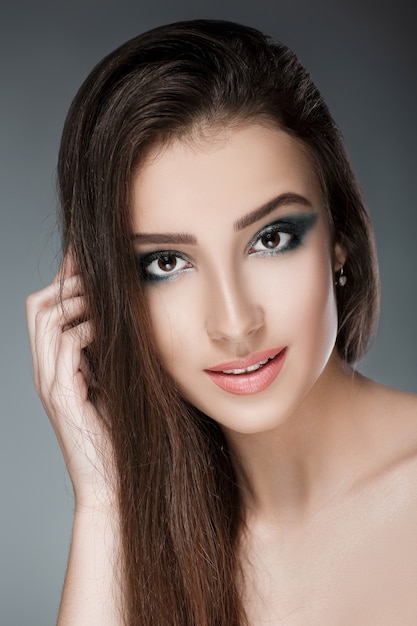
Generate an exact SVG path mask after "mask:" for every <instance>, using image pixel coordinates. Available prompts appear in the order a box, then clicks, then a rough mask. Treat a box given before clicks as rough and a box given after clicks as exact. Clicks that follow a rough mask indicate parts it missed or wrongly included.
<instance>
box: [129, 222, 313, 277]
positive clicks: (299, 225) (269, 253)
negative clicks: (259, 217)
mask: <svg viewBox="0 0 417 626" xmlns="http://www.w3.org/2000/svg"><path fill="white" fill-rule="evenodd" d="M316 219H317V215H316V214H314V213H312V214H309V215H297V216H294V217H292V218H286V219H285V220H279V221H276V222H273V223H272V224H269V225H268V226H265V227H264V228H262V229H261V230H260V231H258V232H257V233H256V235H255V236H254V237H253V238H252V239H251V241H250V242H249V244H248V245H247V247H246V252H247V254H249V255H250V256H263V257H275V256H278V255H280V254H285V253H286V252H289V251H290V250H295V249H296V248H297V247H298V246H299V245H300V244H301V243H302V241H303V239H304V237H305V235H306V234H307V232H308V231H309V230H310V228H311V227H312V226H313V225H314V223H315V221H316ZM277 235H280V236H283V235H284V237H282V238H283V239H284V244H282V243H281V241H280V240H279V241H278V243H277V244H276V245H275V247H271V248H269V249H268V247H267V244H266V243H263V244H262V245H263V246H265V247H264V249H261V250H256V249H255V246H256V245H257V244H259V242H262V241H261V240H262V239H263V238H264V237H268V236H271V237H272V238H273V237H276V236H277ZM271 241H272V243H274V240H273V239H272V240H271ZM178 259H180V260H181V261H183V262H184V266H183V267H180V268H178V269H177V268H176V266H177V264H178ZM172 260H175V263H174V265H173V268H172V269H173V270H175V271H170V270H169V269H168V271H165V270H163V269H162V268H161V266H159V267H155V268H154V272H153V273H152V272H151V271H150V266H151V265H152V264H153V263H155V262H156V263H157V264H158V265H159V263H160V262H162V263H165V264H166V265H172V263H169V261H172ZM138 266H139V272H140V276H141V278H142V280H144V281H145V282H159V281H167V280H173V279H175V278H177V277H178V276H179V275H180V274H183V273H184V272H187V271H189V270H191V269H193V264H192V262H191V261H190V259H189V257H188V256H187V255H186V254H183V253H182V252H178V250H160V251H157V252H151V253H150V254H143V255H138ZM158 269H159V271H160V274H158V273H155V272H156V271H157V270H158Z"/></svg>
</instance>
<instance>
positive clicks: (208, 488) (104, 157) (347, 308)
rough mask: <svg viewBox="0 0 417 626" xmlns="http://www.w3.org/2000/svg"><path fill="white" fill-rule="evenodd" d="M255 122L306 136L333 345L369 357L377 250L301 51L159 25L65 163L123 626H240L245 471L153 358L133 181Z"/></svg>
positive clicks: (209, 25) (216, 24) (105, 79)
mask: <svg viewBox="0 0 417 626" xmlns="http://www.w3.org/2000/svg"><path fill="white" fill-rule="evenodd" d="M250 122H260V123H265V124H269V125H272V126H274V127H276V128H279V129H282V130H284V131H285V132H287V133H289V134H290V135H292V136H294V137H296V138H298V139H299V140H300V141H301V142H302V143H303V144H304V145H305V146H306V147H307V150H308V152H309V154H310V156H311V159H312V162H313V164H314V166H315V168H316V171H317V176H318V178H319V181H320V184H321V188H322V193H323V198H324V204H325V210H326V211H327V214H328V222H329V227H330V232H331V236H332V242H333V243H335V242H338V243H340V245H341V246H342V248H343V250H344V251H345V252H346V257H347V261H346V264H345V267H344V273H345V275H346V276H347V279H348V280H347V284H346V285H345V286H344V287H343V288H340V289H337V290H336V292H337V306H338V315H339V328H338V335H337V342H336V346H337V350H338V352H339V355H340V357H341V359H342V360H344V361H345V362H347V363H353V362H354V361H356V360H357V359H358V358H359V357H360V356H362V355H363V354H364V352H365V351H366V348H367V346H368V344H369V341H370V339H371V337H372V335H373V332H374V329H375V324H376V319H377V313H378V276H377V268H376V261H375V252H374V242H373V237H372V231H371V227H370V222H369V218H368V215H367V212H366V209H365V207H364V203H363V200H362V197H361V193H360V190H359V187H358V184H357V181H356V178H355V176H354V174H353V171H352V168H351V165H350V162H349V159H348V157H347V155H346V152H345V149H344V146H343V141H342V138H341V134H340V132H339V130H338V128H337V126H336V124H335V123H334V121H333V119H332V117H331V115H330V113H329V110H328V108H327V106H326V104H325V102H324V100H323V98H322V96H321V94H320V93H319V91H318V89H317V88H316V86H315V85H314V84H313V82H312V80H311V78H310V76H309V74H308V73H307V71H306V69H305V68H304V67H303V65H302V64H301V63H300V61H299V60H298V59H297V57H296V56H295V54H294V53H293V52H292V51H290V50H289V49H288V48H287V47H285V46H284V45H282V44H280V43H277V42H275V41H274V40H272V39H271V38H269V37H267V36H265V35H263V34H262V33H260V32H259V31H257V30H255V29H253V28H249V27H245V26H241V25H238V24H233V23H229V22H222V21H208V20H198V21H191V22H182V23H181V22H180V23H176V24H172V25H168V26H163V27H160V28H156V29H154V30H151V31H149V32H147V33H144V34H142V35H140V36H139V37H136V38H134V39H132V40H131V41H129V42H127V43H126V44H124V45H122V46H121V47H119V48H118V49H117V50H115V51H114V52H113V53H111V54H110V55H109V56H107V57H106V58H105V59H104V60H103V61H101V62H100V63H99V64H98V65H97V66H96V67H95V68H94V69H93V71H92V72H91V74H90V75H89V76H88V78H87V79H86V80H85V82H84V83H83V85H82V86H81V88H80V90H79V92H78V93H77V95H76V97H75V99H74V101H73V103H72V106H71V108H70V111H69V114H68V117H67V120H66V123H65V127H64V131H63V137H62V143H61V148H60V154H59V164H58V180H59V190H60V201H61V207H62V216H61V217H62V230H63V248H64V252H66V251H67V250H68V248H71V250H72V252H73V255H74V257H75V259H76V263H77V265H78V268H79V272H80V274H81V277H82V281H83V283H84V289H85V297H86V302H87V309H88V313H89V316H90V318H91V320H92V323H93V327H94V342H93V343H92V345H91V346H90V347H89V348H88V350H87V356H88V359H89V362H90V366H91V369H92V371H93V374H94V380H95V385H94V388H92V389H91V390H90V395H91V398H92V401H94V402H96V403H97V406H100V410H101V412H102V415H103V419H104V420H105V422H106V424H107V427H108V430H109V433H110V437H111V440H112V443H113V447H114V451H115V462H116V467H117V477H118V479H117V480H118V482H117V485H116V487H117V493H118V505H119V509H120V533H121V554H120V572H121V573H120V576H121V585H122V591H123V613H124V620H125V623H126V624H128V625H129V626H133V625H140V626H151V625H152V626H164V625H167V626H168V625H169V626H173V625H174V626H184V625H185V624H187V625H195V626H226V625H227V626H237V625H238V624H239V625H242V624H245V623H246V621H245V611H244V609H243V606H242V600H241V593H240V587H239V582H238V581H239V580H240V578H239V576H240V570H239V559H238V556H237V553H238V545H239V544H238V541H239V536H240V535H239V531H240V530H241V529H242V524H243V511H242V503H241V495H240V490H239V486H238V483H237V479H236V475H235V467H234V463H233V461H232V458H231V454H230V452H229V450H228V446H227V442H226V440H225V438H224V436H223V434H222V431H221V429H220V428H219V426H218V425H217V424H216V423H215V422H214V421H213V420H212V419H211V418H210V417H208V416H206V415H204V414H202V413H201V412H199V411H198V410H196V409H195V407H193V406H191V405H189V404H188V403H187V402H186V401H185V400H184V399H183V398H181V397H180V395H179V394H178V393H177V390H176V387H175V383H174V381H173V380H171V379H170V377H169V376H168V374H167V373H166V372H165V371H164V370H163V367H162V366H161V364H160V363H159V362H158V359H157V358H156V356H155V350H154V346H153V338H152V328H151V324H150V320H149V314H148V310H147V306H146V300H145V297H144V292H143V285H142V283H141V280H140V278H139V275H138V271H137V265H136V261H135V255H134V251H133V246H132V241H131V215H130V194H131V184H132V178H133V176H134V174H135V173H136V172H137V170H138V168H139V167H140V164H141V163H142V162H143V161H144V159H145V158H146V156H147V155H148V154H149V151H150V150H151V149H152V148H155V147H157V146H160V145H161V144H165V143H166V142H170V141H172V140H173V139H178V138H179V139H187V138H190V137H191V138H192V137H193V136H194V134H195V132H196V131H198V129H200V130H201V129H204V128H207V127H208V128H210V127H213V126H228V125H230V124H237V125H239V124H243V123H250Z"/></svg>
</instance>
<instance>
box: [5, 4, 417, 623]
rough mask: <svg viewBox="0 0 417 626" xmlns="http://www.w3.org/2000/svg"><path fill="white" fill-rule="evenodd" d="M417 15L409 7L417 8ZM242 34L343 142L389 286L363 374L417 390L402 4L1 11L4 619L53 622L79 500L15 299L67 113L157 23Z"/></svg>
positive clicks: (46, 236)
mask: <svg viewBox="0 0 417 626" xmlns="http://www.w3.org/2000/svg"><path fill="white" fill-rule="evenodd" d="M413 4H414V3H413ZM196 17H218V18H224V19H231V20H235V21H240V22H243V23H246V24H250V25H253V26H256V27H259V28H260V29H262V30H264V31H266V32H269V33H270V34H272V35H274V36H275V37H277V38H278V39H281V40H282V41H284V42H285V43H287V44H288V45H290V46H291V47H293V48H294V49H295V51H296V52H297V53H298V54H299V56H300V57H301V59H302V60H303V61H304V62H305V64H306V65H307V67H308V68H309V69H310V71H311V73H312V75H313V78H314V79H315V80H316V82H317V83H318V85H319V87H320V88H321V89H322V90H323V92H324V94H325V95H326V97H327V100H328V102H329V104H330V107H331V109H332V111H333V114H334V116H335V118H336V119H337V121H338V122H339V124H340V126H341V128H342V131H343V133H344V135H345V138H346V142H347V145H348V149H349V151H350V154H351V156H352V159H353V162H354V164H355V167H356V170H357V172H358V174H359V177H360V180H361V182H362V186H363V189H364V192H365V195H366V197H367V200H368V204H369V206H370V210H371V214H372V217H373V220H374V224H375V228H376V234H377V241H378V247H379V255H380V265H381V277H382V286H383V298H382V318H381V323H380V328H379V333H378V336H377V339H376V342H375V345H374V347H373V349H372V351H371V353H370V354H369V356H368V357H367V358H366V359H365V360H364V362H363V363H362V364H361V366H360V367H361V369H362V370H363V371H365V372H366V373H367V374H369V375H371V376H373V377H374V378H376V379H378V380H379V381H381V382H383V383H386V384H390V385H393V386H397V387H400V388H403V389H407V390H409V391H413V392H417V350H416V348H417V345H416V344H417V341H416V337H417V334H416V331H415V320H416V312H417V296H416V278H415V272H416V260H417V253H416V249H415V241H416V233H417V217H416V215H417V214H416V189H415V178H416V164H417V158H416V145H417V144H416V139H417V137H416V120H415V116H416V111H417V97H416V96H417V94H416V36H415V31H414V28H415V23H416V12H415V9H414V8H411V7H409V6H407V4H406V2H404V1H401V0H400V1H397V2H393V3H390V4H389V5H388V4H387V5H385V4H384V3H381V2H376V1H375V2H373V1H370V0H365V1H361V2H359V1H358V0H344V1H341V0H340V1H334V0H333V1H331V0H327V1H326V0H320V1H317V2H314V1H311V0H310V1H309V0H292V1H291V0H286V2H282V1H280V0H275V1H274V2H272V1H271V2H268V1H267V0H256V1H254V2H249V1H246V2H245V0H243V1H242V0H212V1H211V2H210V3H209V2H207V0H204V1H203V0H194V1H193V0H188V1H187V0H174V1H172V2H170V1H169V0H153V1H152V2H128V1H127V0H118V1H117V0H113V1H111V0H107V1H102V2H94V1H93V0H71V2H67V3H63V2H59V0H55V1H54V2H52V1H50V2H42V1H38V2H35V1H33V2H30V1H29V0H28V1H27V2H24V1H22V0H20V1H19V0H17V1H16V0H15V1H10V2H5V1H4V0H3V1H2V2H1V3H0V46H1V50H0V78H1V83H0V90H1V98H0V120H1V131H0V138H1V139H0V193H1V196H0V210H1V229H0V237H1V245H0V254H1V263H0V281H1V282H0V287H1V324H0V332H1V344H0V346H1V360H0V368H1V369H0V385H1V395H0V398H1V422H0V463H1V468H0V489H1V492H0V493H1V504H0V623H1V625H4V626H23V625H26V624H30V625H31V626H48V625H50V624H54V623H55V619H56V614H57V608H58V604H59V596H60V590H61V586H62V582H63V576H64V571H65V564H66V557H67V551H68V546H69V541H70V531H71V520H72V496H71V488H70V484H69V481H68V479H67V478H66V475H65V469H64V466H63V463H62V460H61V457H60V453H59V450H58V446H57V444H56V443H55V440H54V436H53V433H52V429H51V428H50V426H49V423H48V420H47V418H46V417H45V416H44V414H43V411H42V407H41V405H40V402H39V400H38V399H37V396H36V394H35V392H34V390H33V389H32V379H31V364H30V355H29V349H28V344H27V338H26V328H25V318H24V299H25V296H26V294H27V293H29V292H31V291H34V290H37V289H39V288H40V287H42V286H43V285H45V284H46V283H47V282H48V281H49V280H50V279H51V277H52V275H53V273H54V272H55V269H56V260H57V254H58V243H57V237H56V232H55V230H54V228H55V226H54V212H55V207H56V195H55V182H54V179H55V163H56V156H57V150H58V143H59V136H60V131H61V128H62V124H63V121H64V116H65V113H66V111H67V109H68V106H69V104H70V101H71V99H72V97H73V95H74V94H75V90H76V89H77V87H78V86H79V85H80V83H81V81H82V80H83V78H84V77H85V76H86V74H87V73H88V71H89V70H90V69H91V68H92V66H93V65H94V64H95V63H96V62H98V61H99V60H100V58H101V57H102V56H104V55H105V54H106V53H107V52H109V51H110V50H112V49H113V48H115V47H116V46H117V45H119V44H121V43H122V42H123V41H125V40H127V39H128V38H130V37H133V36H134V35H136V34H138V33H139V32H141V31H143V30H146V29H148V28H150V27H153V26H156V25H158V24H161V23H165V22H170V21H175V20H178V19H188V18H196Z"/></svg>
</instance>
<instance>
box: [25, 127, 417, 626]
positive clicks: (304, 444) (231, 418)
mask: <svg viewBox="0 0 417 626" xmlns="http://www.w3.org/2000/svg"><path fill="white" fill-rule="evenodd" d="M225 172H226V173H227V176H225ZM161 181H163V184H161ZM282 194H293V195H294V194H297V195H298V196H301V197H302V198H304V200H305V202H304V201H301V202H300V201H294V198H293V199H292V200H291V201H288V196H287V201H285V202H283V203H282V204H281V206H279V207H275V208H274V209H273V210H272V211H271V212H270V213H269V214H268V215H263V216H262V217H260V218H259V219H257V220H256V221H254V222H253V223H251V224H250V225H246V226H245V227H244V228H241V229H240V230H236V228H235V227H234V225H235V223H236V222H239V220H242V218H243V217H245V216H248V215H250V214H252V213H253V211H254V210H256V209H257V208H258V207H260V206H262V205H264V204H265V203H266V202H268V201H270V200H271V199H272V198H276V197H277V196H282ZM301 215H303V216H306V215H308V216H311V215H314V216H316V217H315V219H314V220H313V223H312V224H311V225H310V227H309V228H307V231H306V232H305V233H304V234H303V237H302V238H301V241H300V243H299V245H298V246H295V247H293V248H292V249H287V250H285V245H284V244H285V243H286V242H287V243H288V239H287V240H286V239H285V234H284V233H283V234H282V235H281V236H282V239H281V242H279V238H278V239H274V240H273V247H272V248H271V247H268V246H267V245H265V242H267V239H265V238H264V239H262V238H261V237H260V236H258V233H259V232H260V231H262V229H263V228H264V227H266V226H267V225H269V224H271V223H272V222H276V220H277V219H281V220H282V219H284V218H286V217H288V216H290V217H294V216H298V217H299V216H301ZM132 231H133V235H135V234H138V235H141V236H142V239H141V238H140V237H136V238H135V239H134V241H135V247H136V250H137V253H138V255H139V257H141V258H142V265H143V267H144V270H145V271H147V272H149V271H151V272H157V273H162V274H166V273H167V272H168V273H169V274H173V277H171V278H170V279H169V280H164V281H148V282H146V294H147V298H148V300H149V306H150V311H151V319H152V323H153V329H154V335H155V342H156V347H157V350H158V352H159V357H160V358H161V360H162V362H163V364H164V366H165V367H166V369H167V370H168V371H169V372H170V373H171V375H172V376H173V377H174V378H175V380H176V382H177V384H178V386H179V388H180V390H181V392H182V393H183V394H184V396H185V397H187V399H189V400H190V401H191V402H193V403H194V404H195V405H196V406H198V407H199V408H201V409H202V410H203V411H205V412H207V413H208V414H209V415H211V416H212V417H213V418H214V419H216V420H217V421H218V423H219V424H220V425H221V427H222V429H223V430H224V432H225V434H226V437H227V439H228V441H229V444H230V446H231V448H232V450H233V452H234V454H235V455H236V458H237V472H238V477H239V480H240V483H241V485H242V490H243V497H244V504H245V509H246V526H245V531H244V533H243V535H242V538H241V542H240V547H239V557H240V559H241V563H242V569H243V573H244V580H245V582H244V583H243V582H242V594H243V597H244V602H245V607H246V609H247V612H248V616H249V621H250V624H251V625H252V626H258V625H259V626H260V625H262V624H277V625H278V624H285V626H306V624H307V625H308V626H316V625H317V626H319V625H320V626H325V625H327V624H328V625H329V626H334V624H338V625H342V626H343V625H345V624H346V625H352V624H355V626H369V625H370V624H378V626H384V625H386V626H392V625H393V624H401V625H402V626H403V625H404V626H408V625H409V626H412V625H413V626H414V624H415V620H416V615H417V601H416V599H415V590H414V587H415V584H414V581H415V580H416V576H417V542H416V541H415V528H416V524H417V501H416V500H417V495H416V490H415V487H414V485H415V482H416V479H417V421H416V418H417V400H416V398H415V397H414V396H411V395H408V394H403V393H400V392H396V391H393V390H390V389H387V388H385V387H381V386H379V385H377V384H376V383H373V382H372V381H369V380H368V379H366V378H364V377H362V376H360V375H359V374H356V373H355V372H353V371H352V370H351V369H350V368H347V367H346V366H345V365H343V364H342V363H341V362H340V360H339V358H338V356H337V353H336V351H335V350H334V343H335V339H336V332H337V318H336V307H335V290H336V289H340V288H341V287H335V285H334V282H335V275H336V273H337V271H338V270H339V269H340V267H341V265H342V264H344V263H345V262H346V263H348V262H349V260H348V259H346V258H345V254H344V251H343V250H342V248H340V246H338V245H337V244H336V245H335V244H334V243H333V242H332V241H331V239H330V236H329V231H328V227H327V222H326V217H325V212H324V209H323V200H322V196H321V191H320V187H319V185H318V183H317V179H316V176H315V173H314V169H313V167H312V165H311V162H310V160H309V156H308V154H307V153H306V151H305V149H304V148H303V146H302V145H301V144H300V143H299V142H298V141H297V140H295V139H294V138H291V137H289V136H288V135H287V134H285V133H284V132H282V131H280V130H277V129H273V128H266V127H264V126H261V125H257V124H252V125H249V126H244V127H240V128H230V129H227V128H226V129H225V128H223V129H211V132H207V129H205V132H204V138H203V137H202V136H200V135H196V136H195V137H193V138H192V139H191V140H189V141H186V142H179V141H174V142H173V143H171V144H170V145H168V146H165V147H164V148H159V149H155V150H154V152H153V153H151V154H150V155H149V157H148V159H147V161H146V163H145V164H144V165H143V166H142V167H141V169H140V171H139V172H138V173H137V176H136V178H135V180H134V184H133V187H132ZM144 233H146V234H147V235H151V234H152V237H153V239H155V234H156V235H159V236H160V235H161V234H166V233H168V234H170V235H172V234H178V233H182V234H184V233H187V234H188V235H190V236H191V237H188V239H187V240H186V242H184V239H183V240H182V242H179V243H178V242H177V243H175V244H173V243H170V244H169V245H168V244H166V243H161V242H160V241H158V242H157V243H155V241H154V242H153V243H151V242H150V238H149V237H147V238H145V240H144V238H143V235H144ZM159 239H160V237H159ZM276 245H278V246H280V245H283V246H284V249H283V251H282V252H281V253H280V254H270V253H271V249H272V250H275V249H276ZM167 250H169V251H171V252H170V255H171V256H170V258H169V259H165V261H164V262H162V264H160V266H159V268H158V261H157V260H155V259H154V258H152V257H149V255H152V254H154V253H155V252H160V253H162V252H163V251H167ZM172 251H175V252H176V253H178V255H179V257H178V258H177V260H175V259H173V256H172ZM265 251H267V252H268V254H265ZM165 256H167V254H165ZM168 256H169V255H168ZM144 259H145V260H144ZM175 263H176V265H175ZM64 273H65V283H64V285H65V287H64V288H65V306H66V308H67V316H66V317H65V316H63V313H62V311H61V308H60V307H59V305H57V296H58V283H57V281H55V282H54V283H53V285H51V286H49V287H47V288H46V289H45V290H42V291H41V292H38V293H37V294H34V295H32V296H30V297H29V299H28V304H27V309H28V323H29V334H30V338H31V345H32V352H33V363H34V372H35V384H36V386H37V389H38V391H39V393H40V396H41V398H42V400H43V402H44V405H45V409H46V411H47V413H48V416H49V418H50V420H51V422H52V425H53V427H54V429H55V431H56V433H57V437H58V440H59V442H60V445H61V448H62V450H63V454H64V456H65V459H66V463H67V467H68V470H69V473H70V476H71V479H72V481H73V484H74V492H75V498H76V514H75V524H74V535H73V544H72V547H71V554H70V564H69V569H68V574H67V580H66V584H65V589H64V596H63V602H62V609H61V612H60V619H59V624H60V625H61V626H65V625H68V624H77V625H79V624H81V625H83V624H92V623H101V624H105V625H107V624H109V625H110V624H112V625H114V626H116V625H118V624H121V623H122V621H121V619H120V601H119V600H118V598H119V594H118V588H117V582H116V578H115V573H114V567H113V563H114V556H115V554H117V545H118V536H117V509H116V507H115V506H114V497H113V496H114V494H113V490H112V476H111V470H107V472H105V471H104V468H108V467H110V468H111V450H110V449H109V445H108V442H107V439H106V436H105V433H104V432H103V431H102V430H100V429H99V428H97V425H98V421H97V414H96V413H95V410H94V408H93V407H92V406H91V405H90V404H89V403H88V400H87V396H86V385H85V376H88V372H87V371H86V369H85V365H84V363H83V361H82V357H81V348H82V347H83V346H84V345H87V344H88V342H89V341H90V340H91V329H90V328H89V325H88V322H85V323H84V324H83V325H82V326H81V328H80V327H78V328H77V329H70V328H68V327H67V326H66V322H67V321H68V316H69V317H70V318H72V319H74V320H75V319H79V318H80V317H84V315H85V311H84V307H83V298H82V284H81V282H80V280H79V278H78V277H77V276H76V268H75V267H74V264H73V262H72V261H71V259H67V260H66V262H65V266H64ZM83 314H84V315H83ZM276 348H280V349H281V348H285V358H284V361H283V365H282V367H281V369H280V371H279V373H278V375H277V376H276V377H275V378H274V380H273V381H272V382H271V383H270V384H269V385H268V386H267V387H266V388H265V389H263V390H262V391H259V392H256V393H246V394H236V393H230V392H228V391H226V390H224V389H222V388H220V387H218V386H217V385H216V384H215V383H214V382H213V380H212V379H211V378H210V376H209V375H208V374H207V371H206V370H207V369H210V368H213V367H214V366H216V365H218V364H221V363H224V362H230V361H234V360H236V359H242V358H244V357H247V356H250V355H253V354H255V355H256V354H257V353H258V352H260V351H261V352H262V351H264V350H269V349H273V350H274V349H276ZM63 388H64V389H65V394H63V393H62V389H63ZM74 424H75V425H76V426H77V428H73V426H74ZM86 431H88V433H89V436H88V437H86V436H84V437H81V438H80V435H82V433H85V432H86ZM98 450H100V454H98V453H97V451H98ZM91 537H94V541H91ZM97 572H102V573H103V572H104V575H100V576H99V575H98V574H97ZM109 591H110V593H109ZM86 615H87V617H86Z"/></svg>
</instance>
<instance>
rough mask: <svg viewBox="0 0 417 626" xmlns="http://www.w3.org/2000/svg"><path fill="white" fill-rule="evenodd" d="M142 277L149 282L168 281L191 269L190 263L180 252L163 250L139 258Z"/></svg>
mask: <svg viewBox="0 0 417 626" xmlns="http://www.w3.org/2000/svg"><path fill="white" fill-rule="evenodd" d="M139 266H140V272H141V277H142V279H143V280H147V281H152V280H153V281H157V280H168V279H170V278H175V277H176V276H178V275H179V274H180V273H182V272H184V271H186V270H188V269H191V268H192V264H191V263H190V261H189V260H188V259H187V258H186V257H185V256H184V255H182V254H180V253H179V252H175V251H171V250H163V251H161V252H152V253H151V254H145V255H143V256H141V257H139Z"/></svg>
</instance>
